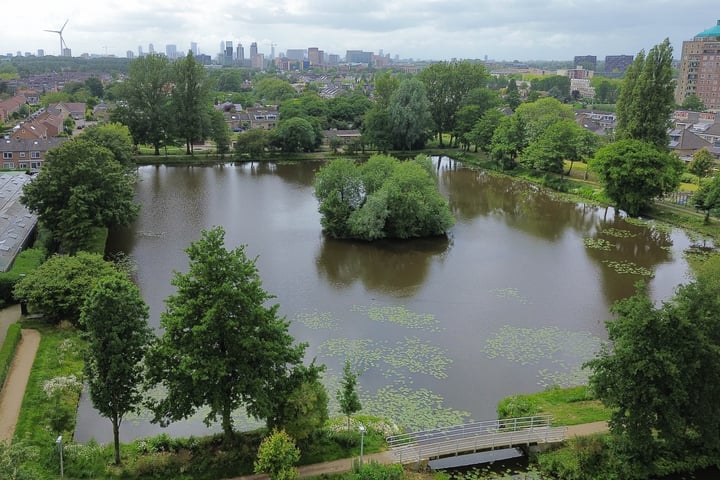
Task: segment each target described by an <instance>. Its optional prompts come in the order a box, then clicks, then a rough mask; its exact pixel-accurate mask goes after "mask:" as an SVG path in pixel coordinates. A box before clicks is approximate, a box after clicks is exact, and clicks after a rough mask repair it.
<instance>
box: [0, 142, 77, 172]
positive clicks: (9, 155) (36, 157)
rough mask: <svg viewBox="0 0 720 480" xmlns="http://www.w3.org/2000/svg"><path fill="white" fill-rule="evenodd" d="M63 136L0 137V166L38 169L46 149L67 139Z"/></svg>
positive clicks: (43, 160) (7, 168)
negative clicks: (0, 162)
mask: <svg viewBox="0 0 720 480" xmlns="http://www.w3.org/2000/svg"><path fill="white" fill-rule="evenodd" d="M67 140H68V139H67V138H64V137H52V138H36V139H23V138H4V139H0V154H2V168H3V169H6V170H39V169H40V168H42V165H43V163H44V162H45V156H46V154H47V151H48V150H50V149H51V148H54V147H57V146H58V145H60V144H61V143H63V142H65V141H67Z"/></svg>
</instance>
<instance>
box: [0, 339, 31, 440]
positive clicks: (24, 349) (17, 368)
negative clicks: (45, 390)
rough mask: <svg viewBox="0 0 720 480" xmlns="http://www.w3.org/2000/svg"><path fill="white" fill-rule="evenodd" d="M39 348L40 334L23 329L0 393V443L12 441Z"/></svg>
mask: <svg viewBox="0 0 720 480" xmlns="http://www.w3.org/2000/svg"><path fill="white" fill-rule="evenodd" d="M39 346H40V332H38V331H37V330H26V329H24V330H23V331H22V338H21V340H20V343H19V344H18V346H17V350H15V357H14V358H13V362H12V364H11V365H10V372H8V377H7V379H6V381H5V388H3V389H2V392H0V442H11V441H12V437H13V434H14V433H15V426H16V425H17V421H18V417H19V416H20V407H21V406H22V401H23V396H25V387H26V386H27V383H28V379H29V378H30V370H31V369H32V365H33V362H34V361H35V354H36V353H37V350H38V347H39Z"/></svg>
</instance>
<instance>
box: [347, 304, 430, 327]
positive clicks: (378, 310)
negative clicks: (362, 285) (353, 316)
mask: <svg viewBox="0 0 720 480" xmlns="http://www.w3.org/2000/svg"><path fill="white" fill-rule="evenodd" d="M352 311H353V312H361V313H365V314H366V315H367V316H368V318H370V319H371V320H375V321H376V322H388V323H394V324H396V325H401V326H403V327H407V328H414V329H420V330H425V331H429V332H439V331H441V330H442V328H441V327H440V322H439V321H438V320H437V319H436V318H435V315H433V314H430V313H415V312H412V311H410V310H408V308H407V307H406V306H405V305H388V306H382V307H381V306H369V307H368V306H365V305H353V307H352Z"/></svg>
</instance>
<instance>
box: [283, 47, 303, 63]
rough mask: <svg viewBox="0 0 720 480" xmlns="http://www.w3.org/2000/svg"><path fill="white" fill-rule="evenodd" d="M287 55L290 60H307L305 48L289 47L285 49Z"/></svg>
mask: <svg viewBox="0 0 720 480" xmlns="http://www.w3.org/2000/svg"><path fill="white" fill-rule="evenodd" d="M285 56H286V57H287V58H289V59H290V60H297V61H298V62H302V61H303V60H305V49H304V48H288V49H287V50H286V51H285Z"/></svg>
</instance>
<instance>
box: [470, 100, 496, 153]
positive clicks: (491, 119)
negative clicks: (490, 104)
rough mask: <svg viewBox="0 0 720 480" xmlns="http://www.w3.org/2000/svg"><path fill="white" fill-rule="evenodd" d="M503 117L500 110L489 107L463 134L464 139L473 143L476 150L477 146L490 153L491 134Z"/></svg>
mask: <svg viewBox="0 0 720 480" xmlns="http://www.w3.org/2000/svg"><path fill="white" fill-rule="evenodd" d="M503 117H504V114H503V113H502V112H501V111H500V110H497V109H495V108H491V109H490V110H487V111H486V112H485V113H483V114H482V116H481V117H480V118H479V119H478V120H477V121H476V122H475V123H474V124H473V126H472V129H471V130H470V131H469V132H467V133H466V134H465V139H466V141H467V142H468V143H471V144H474V145H475V151H476V152H477V151H478V148H479V149H480V150H482V151H483V152H485V153H490V150H491V143H492V138H493V134H494V133H495V129H496V128H497V126H498V125H499V124H500V120H501V119H502V118H503Z"/></svg>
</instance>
